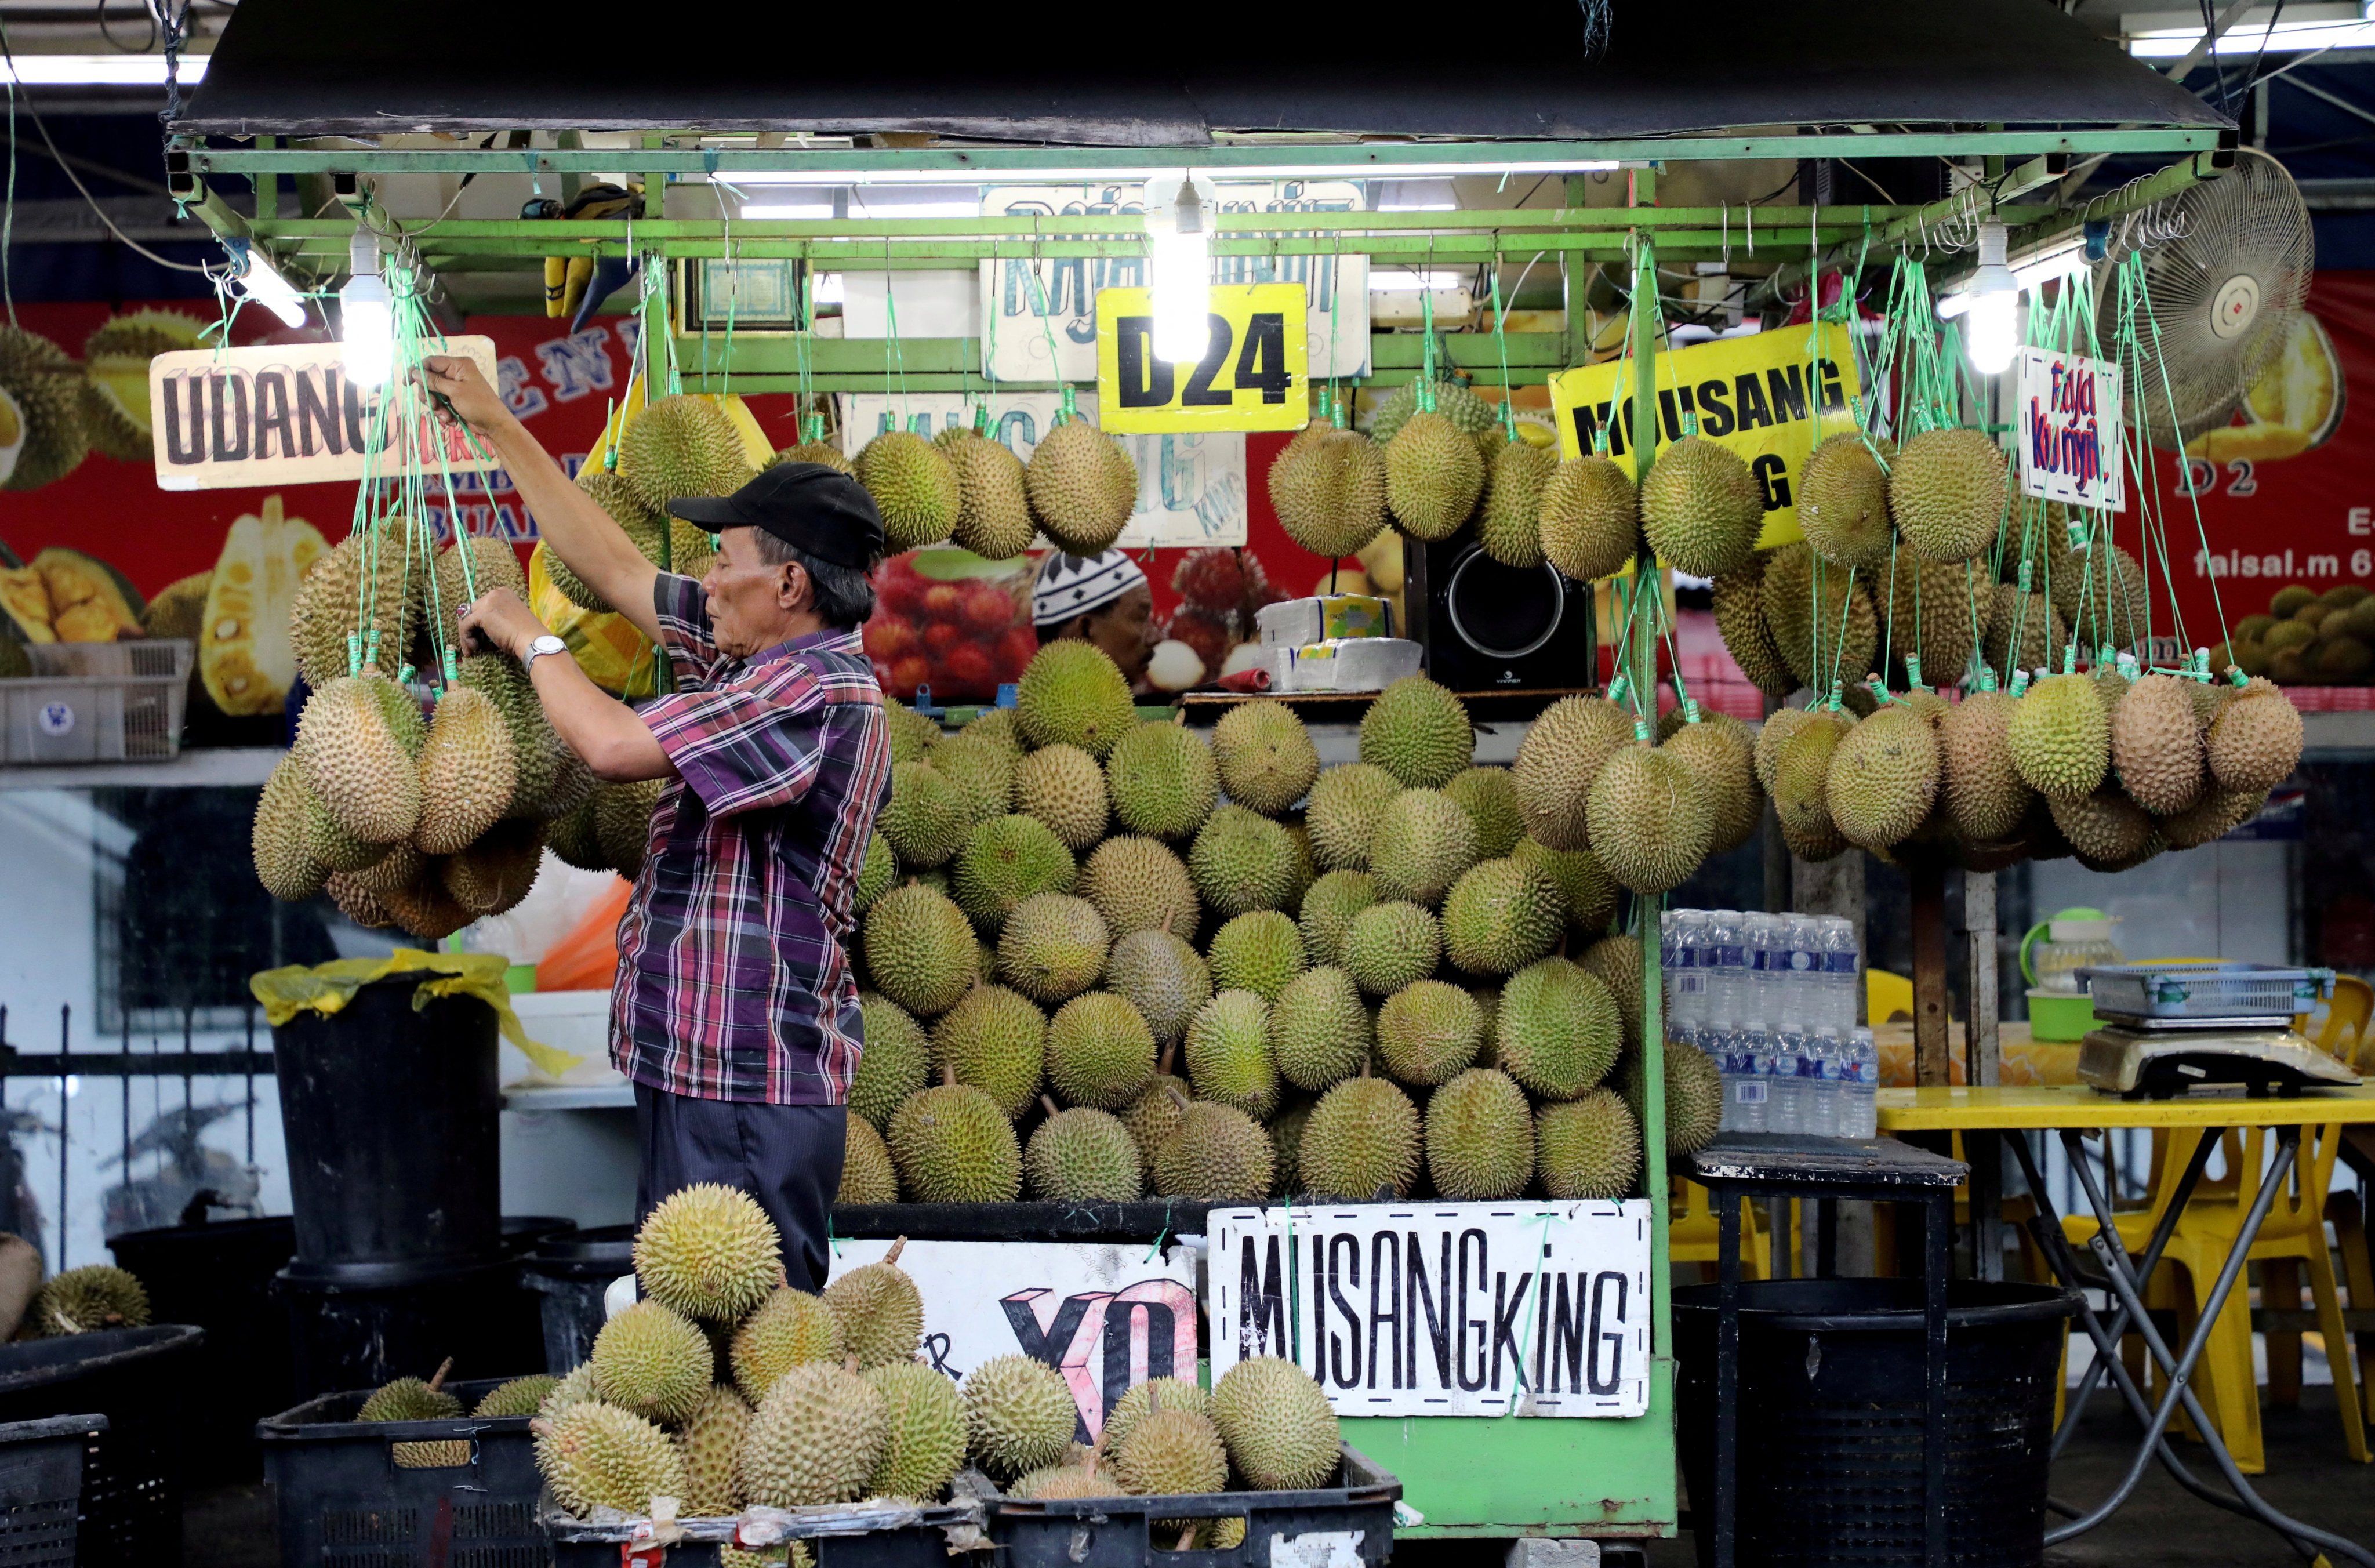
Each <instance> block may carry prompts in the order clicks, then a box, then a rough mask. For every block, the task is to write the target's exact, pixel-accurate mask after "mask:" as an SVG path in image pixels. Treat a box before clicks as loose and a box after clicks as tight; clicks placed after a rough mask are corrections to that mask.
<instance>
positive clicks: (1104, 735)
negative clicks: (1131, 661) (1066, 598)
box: [1014, 638, 1138, 760]
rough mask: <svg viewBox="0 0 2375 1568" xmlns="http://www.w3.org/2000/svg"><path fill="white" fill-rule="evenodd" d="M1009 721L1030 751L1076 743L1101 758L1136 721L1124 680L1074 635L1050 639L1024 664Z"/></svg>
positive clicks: (1100, 654)
mask: <svg viewBox="0 0 2375 1568" xmlns="http://www.w3.org/2000/svg"><path fill="white" fill-rule="evenodd" d="M1014 722H1015V725H1016V727H1017V728H1018V729H1019V730H1020V731H1021V732H1022V737H1023V738H1024V739H1025V740H1026V741H1028V742H1029V743H1030V744H1031V746H1032V747H1034V749H1036V748H1039V747H1043V746H1055V745H1058V744H1062V745H1068V746H1077V747H1079V748H1080V749H1081V750H1083V751H1086V752H1087V753H1088V754H1089V755H1090V756H1091V757H1093V758H1095V759H1097V760H1104V759H1105V756H1106V755H1107V754H1108V753H1109V752H1111V751H1112V750H1113V749H1114V745H1115V743H1116V742H1117V741H1118V740H1120V739H1121V737H1123V736H1124V735H1126V734H1128V732H1129V730H1130V729H1131V728H1133V727H1134V726H1135V725H1137V724H1138V710H1137V709H1136V708H1135V707H1133V706H1132V705H1131V703H1130V696H1129V682H1128V680H1127V679H1125V678H1123V676H1122V673H1121V670H1120V667H1119V666H1117V665H1116V664H1115V663H1114V662H1113V660H1112V659H1110V658H1108V657H1107V656H1106V655H1105V651H1104V650H1103V649H1101V648H1098V647H1097V646H1096V645H1095V644H1093V643H1085V642H1082V641H1081V640H1080V639H1078V638H1066V639H1063V640H1061V641H1059V642H1055V643H1048V644H1047V645H1046V647H1044V648H1042V649H1040V650H1039V652H1038V653H1036V654H1034V655H1032V659H1031V663H1030V664H1029V665H1027V666H1024V668H1023V671H1022V681H1021V682H1020V684H1019V687H1018V690H1017V692H1016V698H1015V709H1014Z"/></svg>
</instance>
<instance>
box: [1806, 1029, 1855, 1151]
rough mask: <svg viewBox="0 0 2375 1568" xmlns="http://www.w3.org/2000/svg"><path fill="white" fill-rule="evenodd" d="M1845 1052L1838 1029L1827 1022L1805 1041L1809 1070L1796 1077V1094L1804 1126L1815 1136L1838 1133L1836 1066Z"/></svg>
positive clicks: (1835, 1134) (1828, 1136)
mask: <svg viewBox="0 0 2375 1568" xmlns="http://www.w3.org/2000/svg"><path fill="white" fill-rule="evenodd" d="M1845 1052H1846V1046H1845V1044H1844V1043H1842V1042H1841V1041H1840V1039H1839V1032H1838V1031H1837V1030H1836V1029H1833V1028H1831V1027H1830V1026H1829V1025H1827V1024H1826V1025H1824V1026H1823V1027H1822V1028H1820V1029H1817V1030H1815V1031H1814V1034H1813V1035H1812V1036H1811V1037H1810V1038H1809V1039H1808V1041H1807V1043H1806V1058H1805V1059H1806V1062H1807V1064H1808V1067H1809V1068H1810V1069H1811V1070H1808V1071H1805V1072H1802V1074H1801V1076H1800V1078H1799V1079H1798V1094H1799V1098H1800V1101H1801V1102H1802V1104H1803V1105H1804V1107H1805V1110H1804V1112H1803V1115H1804V1118H1805V1123H1806V1130H1807V1131H1808V1132H1810V1133H1812V1134H1814V1136H1815V1137H1816V1138H1837V1137H1838V1136H1839V1068H1840V1067H1841V1065H1842V1060H1843V1057H1844V1055H1845Z"/></svg>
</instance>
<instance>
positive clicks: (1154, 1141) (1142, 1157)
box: [1121, 1045, 1191, 1182]
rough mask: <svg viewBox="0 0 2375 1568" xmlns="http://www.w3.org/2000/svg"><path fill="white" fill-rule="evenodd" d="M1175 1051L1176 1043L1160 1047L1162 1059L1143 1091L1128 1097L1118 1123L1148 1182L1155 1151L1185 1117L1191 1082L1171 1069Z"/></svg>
mask: <svg viewBox="0 0 2375 1568" xmlns="http://www.w3.org/2000/svg"><path fill="white" fill-rule="evenodd" d="M1178 1055H1179V1048H1178V1047H1177V1046H1176V1045H1166V1046H1164V1049H1163V1059H1162V1060H1161V1061H1160V1062H1158V1063H1157V1064H1156V1066H1155V1072H1154V1078H1153V1079H1152V1081H1151V1082H1149V1083H1148V1084H1147V1086H1146V1092H1145V1093H1143V1094H1141V1095H1140V1096H1139V1097H1138V1098H1137V1099H1136V1100H1133V1101H1131V1102H1130V1104H1129V1108H1128V1110H1126V1111H1124V1112H1123V1113H1122V1114H1121V1124H1122V1126H1126V1127H1128V1129H1129V1136H1130V1140H1131V1141H1132V1142H1134V1143H1136V1144H1137V1145H1138V1162H1139V1168H1140V1170H1142V1171H1143V1172H1145V1173H1146V1176H1147V1179H1148V1180H1149V1181H1150V1182H1151V1181H1152V1180H1153V1178H1154V1154H1155V1151H1156V1150H1157V1149H1161V1148H1162V1147H1163V1145H1164V1140H1165V1139H1167V1138H1170V1137H1171V1135H1172V1134H1173V1133H1176V1132H1177V1131H1178V1130H1179V1128H1180V1126H1181V1125H1182V1124H1183V1123H1184V1121H1185V1120H1186V1112H1187V1108H1188V1091H1189V1089H1190V1087H1191V1086H1190V1085H1189V1084H1188V1080H1187V1079H1183V1078H1179V1077H1177V1076H1176V1075H1175V1074H1173V1072H1172V1070H1171V1069H1172V1067H1173V1066H1174V1065H1175V1063H1176V1059H1177V1057H1178Z"/></svg>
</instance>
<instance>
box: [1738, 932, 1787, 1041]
mask: <svg viewBox="0 0 2375 1568" xmlns="http://www.w3.org/2000/svg"><path fill="white" fill-rule="evenodd" d="M1779 926H1780V922H1779V921H1778V920H1776V919H1774V917H1773V916H1771V915H1769V914H1751V915H1749V916H1748V917H1747V919H1746V920H1745V921H1744V922H1743V930H1742V933H1741V944H1740V945H1741V953H1742V956H1743V958H1745V959H1746V960H1747V961H1748V1006H1747V1007H1746V1008H1743V1010H1742V1012H1741V1016H1742V1017H1743V1018H1752V1019H1755V1020H1756V1021H1757V1022H1758V1023H1759V1024H1760V1025H1762V1026H1763V1027H1764V1029H1765V1031H1766V1033H1768V1034H1769V1033H1771V1032H1774V1031H1775V1030H1778V1029H1779V1028H1780V1027H1781V1009H1780V1006H1779V1004H1780V1000H1781V997H1780V992H1779V982H1780V978H1781V976H1780V972H1779V970H1778V967H1777V966H1776V964H1775V958H1776V956H1777V949H1778V948H1779V947H1780V935H1781V934H1780V930H1779Z"/></svg>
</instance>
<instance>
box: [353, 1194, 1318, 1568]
mask: <svg viewBox="0 0 2375 1568" xmlns="http://www.w3.org/2000/svg"><path fill="white" fill-rule="evenodd" d="M903 1246H904V1243H899V1244H893V1245H892V1247H891V1249H890V1250H889V1251H888V1253H886V1255H885V1256H884V1257H883V1259H882V1261H880V1262H879V1263H870V1264H866V1265H863V1266H861V1267H856V1268H852V1269H850V1270H848V1271H847V1272H845V1273H844V1274H843V1275H842V1276H841V1277H840V1278H838V1279H834V1280H833V1282H832V1283H831V1284H830V1285H828V1286H827V1287H826V1288H825V1289H824V1291H822V1292H821V1293H810V1292H808V1291H797V1290H793V1289H791V1288H790V1287H788V1286H786V1284H785V1283H784V1282H783V1268H782V1262H781V1256H780V1252H779V1244H778V1238H777V1235H776V1232H775V1229H774V1224H773V1223H772V1222H771V1221H770V1220H768V1219H767V1217H766V1215H765V1213H764V1212H763V1211H762V1210H761V1209H760V1208H759V1206H758V1205H757V1204H756V1203H754V1202H753V1201H752V1200H751V1199H750V1197H749V1196H748V1195H746V1194H744V1193H740V1192H738V1191H736V1190H734V1189H732V1188H730V1187H725V1186H719V1185H698V1186H691V1187H686V1188H684V1189H682V1190H681V1191H679V1192H678V1193H676V1194H674V1195H673V1196H671V1197H668V1198H667V1199H666V1200H664V1201H663V1202H662V1203H660V1204H659V1205H658V1206H657V1207H656V1208H654V1209H653V1210H652V1212H651V1214H650V1215H649V1216H648V1217H647V1218H646V1219H645V1220H644V1224H643V1226H642V1228H641V1229H640V1230H639V1231H638V1232H637V1234H636V1237H635V1250H634V1258H635V1273H636V1276H637V1278H638V1279H639V1280H640V1282H641V1285H642V1288H643V1293H644V1299H643V1300H641V1301H638V1302H636V1303H634V1304H633V1305H632V1306H629V1307H627V1308H625V1309H624V1310H622V1311H620V1312H619V1313H617V1314H615V1315H613V1316H612V1317H611V1318H610V1319H609V1322H608V1323H606V1324H605V1325H604V1326H603V1327H602V1330H601V1332H600V1333H599V1334H598V1335H597V1337H596V1338H595V1341H594V1347H593V1353H592V1355H591V1357H590V1358H589V1359H588V1360H587V1361H586V1362H585V1363H584V1364H583V1365H581V1366H578V1367H576V1368H573V1369H572V1370H571V1371H570V1372H568V1373H566V1374H565V1375H561V1376H558V1377H554V1376H547V1375H538V1376H534V1377H523V1378H516V1379H514V1380H513V1381H511V1382H509V1383H505V1384H503V1385H501V1386H499V1387H497V1388H495V1389H494V1390H492V1391H491V1392H490V1393H489V1394H487V1395H486V1396H485V1397H483V1398H482V1399H481V1400H480V1401H479V1404H478V1406H477V1407H476V1408H475V1409H473V1410H472V1411H471V1414H472V1415H473V1416H475V1417H518V1416H531V1417H533V1418H534V1421H533V1422H532V1425H531V1430H532V1431H533V1432H535V1434H536V1458H537V1467H538V1471H539V1473H540V1474H541V1475H542V1477H543V1479H544V1482H545V1484H546V1486H547V1488H548V1489H549V1491H550V1492H551V1495H552V1499H553V1501H554V1502H555V1503H558V1504H559V1505H560V1506H561V1508H562V1509H563V1510H565V1511H566V1512H568V1513H569V1514H571V1515H574V1516H576V1517H578V1518H581V1519H588V1520H594V1521H597V1522H602V1521H615V1520H621V1519H632V1518H638V1517H644V1516H647V1515H651V1514H652V1513H654V1512H655V1509H654V1502H653V1500H654V1499H655V1498H673V1499H675V1500H676V1502H677V1504H678V1509H677V1512H678V1515H679V1517H682V1518H689V1519H697V1518H718V1517H724V1516H728V1515H736V1514H738V1513H740V1512H742V1511H743V1510H744V1509H746V1508H748V1507H750V1506H753V1505H761V1506H766V1507H772V1508H784V1509H791V1508H800V1507H806V1506H811V1505H820V1504H833V1503H857V1502H862V1501H871V1500H897V1501H904V1502H907V1503H932V1502H936V1501H939V1500H941V1499H944V1498H946V1497H947V1496H948V1495H949V1494H950V1489H951V1482H952V1481H954V1480H956V1478H957V1476H958V1473H959V1471H960V1470H961V1469H962V1468H963V1467H965V1466H966V1465H967V1464H971V1465H973V1466H975V1467H977V1468H979V1469H980V1470H981V1471H983V1472H984V1473H985V1474H986V1475H987V1476H988V1478H989V1479H990V1480H992V1481H994V1482H995V1483H996V1484H997V1485H998V1487H1000V1488H1002V1489H1003V1490H1004V1491H1006V1492H1007V1493H1008V1494H1009V1495H1011V1496H1018V1497H1034V1498H1078V1497H1097V1496H1118V1495H1122V1494H1125V1493H1134V1494H1140V1495H1161V1496H1169V1495H1175V1494H1179V1493H1198V1492H1217V1491H1225V1490H1229V1489H1230V1488H1231V1487H1232V1486H1233V1485H1234V1486H1235V1487H1236V1488H1237V1489H1240V1490H1253V1491H1280V1490H1288V1489H1295V1488H1308V1487H1316V1486H1323V1485H1326V1484H1328V1483H1329V1480H1330V1479H1331V1478H1332V1477H1333V1476H1334V1475H1335V1473H1336V1470H1337V1467H1338V1462H1339V1443H1338V1436H1337V1426H1336V1418H1335V1415H1334V1412H1333V1411H1332V1410H1331V1409H1329V1404H1328V1400H1327V1397H1326V1396H1325V1395H1324V1394H1323V1393H1322V1392H1321V1391H1320V1389H1319V1386H1318V1385H1317V1384H1316V1383H1314V1382H1313V1381H1312V1380H1311V1378H1310V1377H1309V1376H1308V1375H1306V1373H1304V1372H1303V1371H1302V1370H1301V1369H1300V1368H1299V1367H1296V1366H1295V1365H1294V1363H1292V1362H1285V1361H1280V1360H1276V1359H1272V1358H1258V1359H1254V1360H1249V1361H1247V1362H1241V1363H1239V1364H1238V1365H1237V1366H1235V1367H1234V1368H1232V1369H1231V1370H1230V1371H1229V1372H1228V1373H1225V1374H1224V1375H1223V1377H1222V1378H1221V1380H1220V1382H1219V1385H1217V1386H1216V1387H1214V1388H1212V1389H1211V1390H1206V1389H1203V1388H1200V1387H1199V1386H1198V1385H1196V1384H1194V1383H1192V1382H1188V1381H1184V1380H1174V1379H1167V1378H1166V1379H1161V1380H1157V1381H1153V1382H1150V1383H1140V1384H1139V1385H1137V1386H1135V1387H1133V1388H1131V1389H1130V1390H1128V1392H1127V1393H1126V1394H1124V1395H1123V1397H1121V1398H1120V1399H1119V1400H1118V1401H1117V1402H1116V1405H1115V1407H1114V1409H1111V1410H1109V1411H1108V1412H1106V1414H1105V1421H1104V1425H1103V1430H1102V1431H1101V1432H1099V1433H1098V1437H1097V1441H1096V1443H1095V1444H1094V1445H1093V1446H1090V1445H1083V1444H1076V1443H1075V1442H1074V1438H1075V1436H1076V1435H1077V1432H1078V1429H1079V1424H1080V1417H1079V1413H1078V1410H1077V1409H1076V1407H1075V1405H1074V1403H1073V1398H1072V1392H1071V1388H1070V1385H1069V1384H1067V1383H1066V1382H1065V1380H1064V1377H1063V1374H1062V1373H1059V1372H1058V1371H1057V1370H1056V1369H1055V1368H1054V1367H1052V1366H1050V1365H1048V1364H1047V1363H1046V1362H1040V1361H1037V1360H1035V1359H1034V1358H1032V1357H1029V1356H1025V1355H1020V1354H1015V1355H1004V1356H998V1357H994V1358H992V1359H991V1360H989V1361H987V1362H983V1363H982V1364H980V1365H979V1366H976V1367H974V1368H972V1369H970V1370H969V1371H968V1372H967V1373H966V1374H965V1376H964V1379H963V1383H962V1384H959V1383H958V1382H957V1381H955V1380H954V1379H952V1378H951V1376H950V1375H949V1374H948V1373H944V1372H942V1371H940V1370H939V1369H938V1368H937V1367H935V1366H934V1365H932V1364H931V1363H930V1362H927V1361H924V1360H920V1359H918V1356H917V1353H916V1352H917V1350H918V1347H919V1346H920V1344H921V1343H922V1338H923V1334H924V1328H925V1322H924V1305H923V1299H922V1297H921V1295H920V1293H919V1292H918V1291H917V1290H916V1283H915V1281H914V1280H913V1279H911V1278H909V1277H908V1275H907V1274H906V1272H905V1271H904V1269H902V1268H900V1267H899V1266H898V1260H899V1256H900V1253H901V1250H902V1248H903ZM445 1371H446V1369H444V1368H441V1369H439V1372H438V1373H437V1375H436V1376H435V1377H432V1378H431V1379H429V1380H427V1381H425V1382H424V1381H423V1380H421V1379H419V1378H415V1377H405V1378H398V1379H397V1380H396V1381H395V1382H393V1383H390V1384H389V1385H386V1386H385V1387H383V1388H381V1389H378V1390H377V1391H375V1392H374V1393H372V1395H371V1397H369V1398H368V1399H367V1400H365V1401H364V1403H363V1405H362V1407H361V1409H360V1411H359V1412H358V1414H357V1416H356V1419H357V1420H359V1421H435V1420H443V1419H448V1418H454V1417H459V1416H460V1415H461V1414H462V1413H463V1409H462V1403H461V1401H460V1400H459V1399H457V1398H456V1397H455V1396H454V1395H453V1394H451V1393H449V1392H447V1391H445V1389H444V1388H443V1386H442V1385H443V1379H444V1375H445ZM447 1446H448V1445H446V1444H437V1443H431V1442H422V1443H411V1444H396V1450H397V1453H396V1463H398V1464H400V1465H409V1466H436V1465H443V1464H451V1463H455V1462H456V1461H455V1459H453V1458H451V1457H448V1456H446V1455H445V1453H444V1449H445V1448H446V1447H447ZM463 1446H464V1447H465V1448H467V1444H464V1445H463ZM461 1462H467V1456H465V1457H464V1459H463V1460H462V1461H461ZM1232 1526H1234V1527H1235V1531H1236V1532H1237V1533H1236V1535H1235V1538H1234V1539H1232V1536H1231V1533H1230V1527H1232ZM1243 1527H1244V1521H1243V1520H1242V1519H1237V1520H1234V1521H1231V1520H1223V1521H1218V1522H1217V1526H1204V1527H1199V1529H1201V1530H1203V1531H1204V1532H1206V1537H1205V1539H1208V1540H1210V1541H1211V1544H1216V1545H1223V1546H1225V1545H1233V1544H1235V1539H1242V1530H1243ZM803 1556H804V1553H802V1552H801V1551H800V1550H799V1549H798V1547H797V1546H795V1547H794V1549H793V1551H792V1560H793V1561H794V1562H799V1561H801V1560H802V1558H803ZM781 1560H782V1558H781V1556H780V1555H779V1556H778V1557H777V1561H781ZM741 1561H746V1562H747V1560H741Z"/></svg>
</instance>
